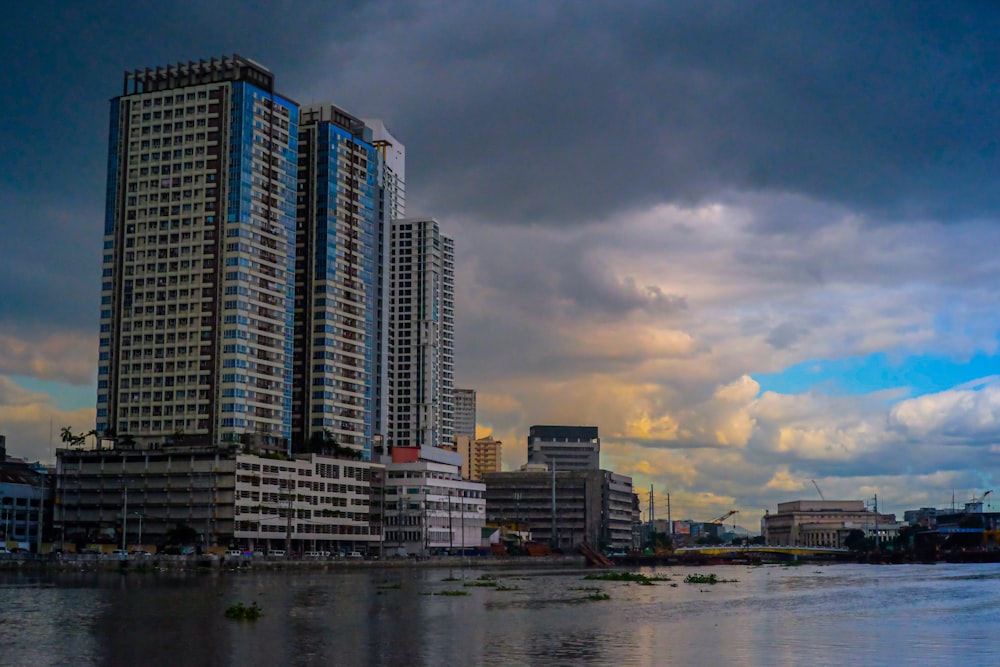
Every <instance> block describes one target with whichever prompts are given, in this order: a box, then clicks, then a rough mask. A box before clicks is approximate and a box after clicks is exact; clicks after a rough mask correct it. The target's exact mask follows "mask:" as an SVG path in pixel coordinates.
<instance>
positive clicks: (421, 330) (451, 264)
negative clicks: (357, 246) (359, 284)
mask: <svg viewBox="0 0 1000 667" xmlns="http://www.w3.org/2000/svg"><path fill="white" fill-rule="evenodd" d="M390 258H391V259H390V277H389V283H390V288H389V294H390V297H389V392H390V402H389V405H390V412H389V444H391V445H393V446H396V447H413V446H433V447H442V446H451V445H453V444H454V410H455V403H454V397H453V395H452V393H453V388H454V382H455V244H454V241H452V239H450V238H448V237H447V236H444V235H443V234H441V230H440V227H439V226H438V223H437V221H436V220H434V219H433V218H402V219H399V220H393V221H392V234H391V252H390Z"/></svg>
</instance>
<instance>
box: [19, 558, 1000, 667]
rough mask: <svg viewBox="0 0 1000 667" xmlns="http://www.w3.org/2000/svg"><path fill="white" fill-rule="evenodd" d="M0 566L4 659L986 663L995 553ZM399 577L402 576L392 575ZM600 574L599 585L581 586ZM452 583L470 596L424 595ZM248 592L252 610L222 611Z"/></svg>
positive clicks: (997, 605)
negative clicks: (752, 562)
mask: <svg viewBox="0 0 1000 667" xmlns="http://www.w3.org/2000/svg"><path fill="white" fill-rule="evenodd" d="M483 572H486V571H484V570H476V569H472V568H470V569H467V570H466V571H465V572H464V573H463V572H461V571H460V570H458V569H456V570H453V571H451V572H449V570H446V569H444V570H437V569H419V570H378V571H376V570H366V571H359V572H335V573H310V574H281V573H259V574H254V573H246V574H230V573H225V574H222V575H195V574H191V575H174V574H137V573H131V574H128V575H125V576H122V575H118V574H101V575H97V574H84V573H81V574H63V575H58V576H52V577H41V578H40V577H31V576H19V575H15V574H9V573H8V574H4V575H2V576H0V664H3V665H63V664H66V665H387V666H397V665H398V666H406V667H408V666H410V665H417V666H419V665H539V666H545V667H551V666H553V665H736V666H742V665H905V664H919V665H923V666H929V665H953V664H957V663H959V662H960V663H962V664H976V665H990V664H1000V633H998V632H997V628H998V627H1000V624H998V621H1000V565H936V566H923V565H912V566H860V565H831V566H823V567H817V566H811V565H803V566H799V567H778V566H773V567H771V566H765V567H757V568H747V567H717V568H703V569H702V570H700V572H703V573H709V572H712V573H715V574H716V575H717V576H719V577H720V578H725V579H737V580H738V581H737V582H735V583H720V584H716V585H714V586H710V585H704V584H703V585H697V584H686V583H684V582H683V578H684V576H685V575H687V574H690V573H691V572H692V571H691V570H688V569H681V568H674V569H670V568H662V569H658V570H655V571H653V570H643V572H644V573H646V574H654V573H655V574H657V575H661V576H670V577H671V578H672V579H673V582H672V583H675V584H676V587H672V586H671V583H667V582H660V583H657V585H655V586H640V585H637V584H626V583H620V582H595V581H585V580H583V578H582V577H583V575H584V574H585V572H581V571H572V572H570V571H565V570H562V571H556V572H538V571H518V572H514V571H507V570H492V569H491V570H489V571H488V573H489V574H491V575H495V576H496V577H497V580H498V581H499V582H500V584H501V586H505V587H508V588H516V589H517V590H508V591H503V590H496V589H493V588H481V587H464V586H463V585H462V583H463V582H462V581H457V582H450V581H442V579H444V578H446V577H448V576H449V574H451V575H454V576H455V577H458V578H461V577H462V576H464V577H465V580H466V581H472V580H475V579H476V578H477V577H478V576H479V575H480V574H482V573H483ZM396 586H398V587H396ZM586 588H600V590H601V592H603V593H606V594H608V595H610V600H601V601H596V600H587V599H585V598H586V597H587V596H588V595H590V594H591V591H589V590H584V589H586ZM443 591H464V592H467V593H468V595H467V596H455V597H450V596H441V595H433V593H440V592H443ZM254 601H256V602H258V604H259V605H260V606H261V607H262V608H263V609H264V616H263V617H262V618H261V619H259V620H257V621H255V622H238V621H232V620H229V619H227V618H225V614H224V612H225V609H226V608H227V607H228V606H229V605H231V604H233V603H235V602H244V603H246V604H249V603H251V602H254Z"/></svg>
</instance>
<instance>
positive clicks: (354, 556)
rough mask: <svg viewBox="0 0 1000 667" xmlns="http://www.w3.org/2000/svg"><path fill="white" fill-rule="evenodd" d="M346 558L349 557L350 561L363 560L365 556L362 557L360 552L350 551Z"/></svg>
mask: <svg viewBox="0 0 1000 667" xmlns="http://www.w3.org/2000/svg"><path fill="white" fill-rule="evenodd" d="M346 557H347V559H348V560H363V559H364V556H362V555H361V552H360V551H349V552H348V553H347V556H346Z"/></svg>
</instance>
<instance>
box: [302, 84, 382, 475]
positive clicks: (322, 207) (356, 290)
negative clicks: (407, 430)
mask: <svg viewBox="0 0 1000 667" xmlns="http://www.w3.org/2000/svg"><path fill="white" fill-rule="evenodd" d="M300 117H301V122H300V127H299V144H298V145H299V154H298V168H299V172H298V232H297V240H296V263H295V276H296V280H295V350H296V353H295V368H294V390H293V409H294V421H293V432H294V436H295V439H296V441H297V442H300V443H304V442H306V441H308V440H309V438H310V437H311V436H312V435H313V434H316V433H322V432H324V431H327V432H329V434H330V435H332V437H333V438H334V439H336V441H337V443H338V444H340V445H341V446H346V447H350V448H352V449H355V450H358V451H362V452H364V454H365V457H366V458H371V443H372V437H373V435H374V428H375V424H374V414H375V411H374V406H375V404H376V402H377V399H376V391H378V390H379V388H380V387H381V386H382V384H383V383H381V382H378V381H377V379H376V375H377V373H379V372H380V371H381V368H382V366H381V364H379V363H377V361H376V356H377V355H378V354H379V353H380V351H381V349H382V347H383V345H381V344H380V342H379V336H380V332H382V331H383V328H384V326H383V322H382V321H381V320H382V313H381V311H380V310H379V308H378V303H379V295H380V291H381V290H380V289H379V282H378V281H379V265H380V262H381V260H382V253H381V248H380V246H379V238H380V235H381V233H382V227H383V224H384V219H383V212H382V206H381V202H380V197H381V195H380V186H379V181H380V170H381V161H380V160H381V156H380V153H379V151H378V150H377V149H376V148H375V145H374V143H373V140H372V132H371V129H370V128H368V127H366V126H365V124H364V123H363V122H362V121H361V120H360V119H359V118H357V117H355V116H352V115H351V114H349V113H347V112H346V111H344V110H343V109H340V108H339V107H337V106H334V105H332V104H323V105H313V106H308V107H303V108H302V110H301V115H300Z"/></svg>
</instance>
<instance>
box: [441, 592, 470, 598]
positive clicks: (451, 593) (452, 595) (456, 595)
mask: <svg viewBox="0 0 1000 667" xmlns="http://www.w3.org/2000/svg"><path fill="white" fill-rule="evenodd" d="M468 594H469V591H441V592H440V593H435V594H434V595H444V596H447V597H458V596H460V595H468Z"/></svg>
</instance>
